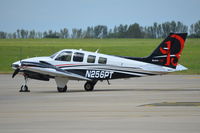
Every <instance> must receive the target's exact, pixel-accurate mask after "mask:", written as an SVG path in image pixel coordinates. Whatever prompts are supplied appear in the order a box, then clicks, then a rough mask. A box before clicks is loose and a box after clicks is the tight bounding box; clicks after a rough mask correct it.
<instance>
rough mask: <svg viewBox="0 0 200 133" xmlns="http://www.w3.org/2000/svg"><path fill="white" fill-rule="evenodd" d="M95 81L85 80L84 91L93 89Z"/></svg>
mask: <svg viewBox="0 0 200 133" xmlns="http://www.w3.org/2000/svg"><path fill="white" fill-rule="evenodd" d="M96 83H97V81H87V82H86V83H85V85H84V88H85V90H86V91H93V90H94V86H95V85H96Z"/></svg>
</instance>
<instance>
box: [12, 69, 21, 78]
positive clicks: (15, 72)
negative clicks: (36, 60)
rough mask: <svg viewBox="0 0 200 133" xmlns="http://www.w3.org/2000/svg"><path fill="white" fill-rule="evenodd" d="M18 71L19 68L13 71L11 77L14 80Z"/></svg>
mask: <svg viewBox="0 0 200 133" xmlns="http://www.w3.org/2000/svg"><path fill="white" fill-rule="evenodd" d="M19 71H20V69H19V68H17V69H16V70H15V71H14V73H13V75H12V78H14V77H15V75H17V74H18V73H19Z"/></svg>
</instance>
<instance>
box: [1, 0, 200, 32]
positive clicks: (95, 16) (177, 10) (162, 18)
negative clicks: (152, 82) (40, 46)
mask: <svg viewBox="0 0 200 133" xmlns="http://www.w3.org/2000/svg"><path fill="white" fill-rule="evenodd" d="M172 20H175V21H181V22H183V23H184V24H186V25H188V26H189V25H191V24H192V23H195V22H197V21H198V20H200V0H0V31H6V32H14V31H16V29H18V28H24V29H28V30H31V29H35V30H37V31H44V30H48V29H53V30H57V31H59V30H60V29H61V28H64V27H66V28H68V29H70V30H71V29H72V28H83V29H86V27H87V26H95V25H98V24H102V25H107V26H108V27H109V28H113V27H114V26H115V25H119V24H133V23H135V22H137V23H139V24H140V25H142V26H149V25H152V24H153V22H158V23H162V22H166V21H172Z"/></svg>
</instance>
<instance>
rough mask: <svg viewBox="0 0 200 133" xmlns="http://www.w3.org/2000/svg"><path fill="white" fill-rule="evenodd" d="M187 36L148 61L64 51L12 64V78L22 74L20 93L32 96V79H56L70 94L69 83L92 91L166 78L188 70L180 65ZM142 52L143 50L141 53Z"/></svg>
mask: <svg viewBox="0 0 200 133" xmlns="http://www.w3.org/2000/svg"><path fill="white" fill-rule="evenodd" d="M186 37H187V33H171V34H170V35H169V36H168V37H167V38H166V39H165V40H164V41H163V42H162V43H161V44H160V45H159V46H158V47H157V48H156V49H155V50H154V51H153V53H152V54H150V55H149V56H148V57H143V58H140V57H126V56H115V55H105V54H100V53H97V52H88V51H83V50H75V49H64V50H61V51H59V52H57V53H55V54H53V55H51V56H48V57H35V58H29V59H24V60H21V61H17V62H15V63H13V64H12V68H13V69H15V71H14V73H13V75H12V77H13V78H14V77H15V75H16V74H18V73H21V74H23V76H24V79H25V83H24V84H23V85H22V86H21V90H20V92H29V90H28V86H27V81H28V79H37V80H43V81H49V79H51V78H53V79H55V81H56V84H57V90H58V92H66V90H67V85H66V84H67V82H68V81H69V80H85V81H86V83H85V85H84V88H85V90H86V91H92V90H93V89H94V86H95V84H96V83H97V81H99V80H100V81H102V80H107V81H108V83H109V80H110V79H119V78H131V77H143V76H152V75H162V74H166V73H169V72H175V71H182V70H186V69H187V68H186V67H184V66H182V65H180V64H178V60H179V59H180V56H181V52H182V50H183V47H184V42H185V39H186ZM138 50H141V49H138Z"/></svg>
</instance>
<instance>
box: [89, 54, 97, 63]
mask: <svg viewBox="0 0 200 133" xmlns="http://www.w3.org/2000/svg"><path fill="white" fill-rule="evenodd" d="M95 58H96V56H94V55H88V58H87V63H94V62H95Z"/></svg>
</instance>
